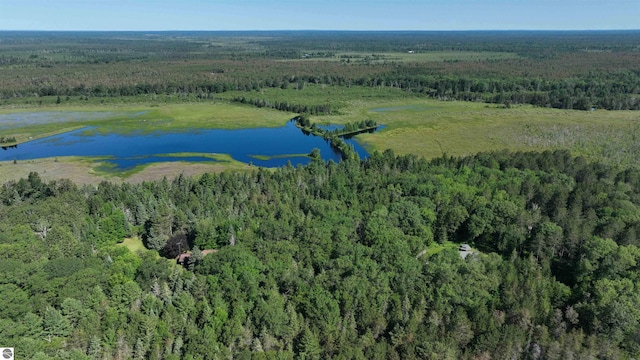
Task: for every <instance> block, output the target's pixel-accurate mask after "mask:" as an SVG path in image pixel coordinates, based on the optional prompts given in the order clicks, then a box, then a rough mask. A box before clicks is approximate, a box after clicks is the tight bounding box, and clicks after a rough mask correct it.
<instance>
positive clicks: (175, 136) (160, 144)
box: [0, 121, 368, 170]
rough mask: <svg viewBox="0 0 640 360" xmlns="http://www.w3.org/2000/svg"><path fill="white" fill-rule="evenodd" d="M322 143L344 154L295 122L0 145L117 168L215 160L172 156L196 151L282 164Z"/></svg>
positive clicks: (299, 160)
mask: <svg viewBox="0 0 640 360" xmlns="http://www.w3.org/2000/svg"><path fill="white" fill-rule="evenodd" d="M345 141H346V142H347V143H349V144H350V145H352V146H353V147H354V150H355V151H356V152H357V153H358V154H359V156H360V158H366V157H368V153H367V151H366V150H365V149H364V148H363V147H362V146H361V145H360V144H358V143H357V142H356V141H355V140H353V139H345ZM314 148H318V149H319V150H320V153H321V155H322V157H323V159H324V160H326V161H329V160H333V161H335V162H339V161H340V160H341V155H340V153H338V152H336V151H335V150H333V149H332V148H331V146H330V145H329V143H328V142H327V141H326V140H324V139H322V138H320V137H316V136H312V135H305V134H304V133H303V132H302V131H301V130H300V129H299V128H297V127H296V126H295V124H294V123H293V122H291V121H290V122H287V123H286V125H285V126H282V127H278V128H252V129H239V130H221V129H194V130H185V131H173V132H160V131H158V132H150V133H141V132H138V133H129V134H117V133H109V134H105V133H101V132H98V131H96V129H95V128H93V127H86V128H83V129H79V130H75V131H70V132H67V133H63V134H60V135H55V136H51V137H47V138H43V139H38V140H34V141H29V142H26V143H23V144H19V145H18V146H16V147H4V148H3V150H0V161H11V160H17V161H21V160H30V159H38V158H45V157H57V156H99V157H108V158H107V159H106V161H107V162H108V163H110V164H112V165H113V166H114V167H115V168H116V169H118V170H126V169H130V168H133V167H135V166H138V165H143V164H148V163H154V162H165V161H190V162H199V161H208V162H212V161H215V160H214V159H212V158H209V157H206V156H197V155H196V156H182V157H180V156H170V154H180V153H196V154H198V155H202V154H229V155H231V157H232V158H233V159H235V160H238V161H241V162H244V163H249V162H251V163H253V164H254V165H258V166H265V167H278V166H284V165H286V164H287V162H289V161H290V162H291V164H292V165H294V166H296V165H298V164H307V163H308V162H309V161H310V159H309V158H308V157H307V156H306V155H307V154H309V153H311V151H312V150H313V149H314Z"/></svg>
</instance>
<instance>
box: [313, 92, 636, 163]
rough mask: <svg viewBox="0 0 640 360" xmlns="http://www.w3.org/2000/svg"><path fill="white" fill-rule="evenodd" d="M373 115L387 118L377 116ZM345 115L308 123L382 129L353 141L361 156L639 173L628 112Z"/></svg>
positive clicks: (356, 104) (363, 110)
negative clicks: (560, 158) (496, 154)
mask: <svg viewBox="0 0 640 360" xmlns="http://www.w3.org/2000/svg"><path fill="white" fill-rule="evenodd" d="M381 108H382V109H392V110H390V111H379V110H378V109H381ZM345 109H347V111H345V113H344V114H341V115H335V116H316V117H312V118H311V120H312V121H317V122H320V123H344V122H348V121H361V120H366V119H373V120H375V121H376V122H377V123H378V124H382V125H385V128H384V129H382V130H380V131H378V132H376V133H374V134H361V135H358V137H357V138H358V139H359V140H360V141H361V142H363V143H364V145H365V147H366V148H368V149H370V150H372V149H375V150H379V151H384V150H386V149H392V150H394V151H395V152H396V153H398V154H409V153H411V154H416V155H419V156H424V157H426V158H434V157H439V156H442V155H443V154H445V153H446V154H448V155H453V156H465V155H472V154H476V153H478V152H483V151H494V150H502V149H510V150H513V151H519V150H522V151H532V150H538V151H542V150H548V149H549V150H553V149H569V150H570V151H572V153H574V154H575V155H583V156H586V157H588V158H589V159H591V160H602V161H609V162H612V163H615V164H621V165H640V156H638V155H639V154H640V146H639V145H638V144H639V142H638V139H640V113H639V112H634V111H605V110H597V111H589V112H587V111H578V110H558V109H548V108H537V107H533V106H529V105H522V106H515V107H513V108H510V109H505V108H502V107H500V106H496V105H487V104H484V103H473V102H461V101H452V102H442V101H435V100H411V99H408V100H396V101H388V102H371V101H353V102H351V104H350V106H348V107H346V108H345ZM372 110H376V111H372Z"/></svg>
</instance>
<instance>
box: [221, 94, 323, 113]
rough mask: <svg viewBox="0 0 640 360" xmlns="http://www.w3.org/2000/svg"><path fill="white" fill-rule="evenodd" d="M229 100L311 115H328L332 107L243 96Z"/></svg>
mask: <svg viewBox="0 0 640 360" xmlns="http://www.w3.org/2000/svg"><path fill="white" fill-rule="evenodd" d="M231 101H233V102H237V103H240V104H250V105H253V106H256V107H259V108H262V107H268V108H271V109H276V110H280V111H287V112H295V113H303V114H311V115H329V114H331V113H332V108H333V107H332V106H331V104H323V105H301V104H291V103H289V102H286V101H282V102H280V101H274V102H271V101H268V100H264V99H247V98H245V97H244V96H242V97H234V98H233V99H231Z"/></svg>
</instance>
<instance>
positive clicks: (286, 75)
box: [0, 31, 640, 113]
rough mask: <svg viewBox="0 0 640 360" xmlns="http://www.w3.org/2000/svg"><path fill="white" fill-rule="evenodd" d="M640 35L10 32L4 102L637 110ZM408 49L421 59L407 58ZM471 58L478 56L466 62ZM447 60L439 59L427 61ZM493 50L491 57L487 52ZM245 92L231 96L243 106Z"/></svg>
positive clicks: (3, 65)
mask: <svg viewBox="0 0 640 360" xmlns="http://www.w3.org/2000/svg"><path fill="white" fill-rule="evenodd" d="M639 40H640V33H639V32H638V31H602V32H589V31H582V32H580V31H576V32H535V31H533V32H529V31H522V32H312V31H310V32H201V33H199V32H193V33H190V32H185V33H171V32H167V33H164V32H163V33H153V32H151V33H136V32H132V33H128V32H124V33H109V32H106V33H92V32H88V33H83V32H80V33H68V32H44V33H43V32H6V31H5V32H1V33H0V48H2V50H3V51H2V53H0V69H3V70H4V71H0V81H1V82H2V84H3V86H2V88H1V89H0V100H3V101H4V102H6V103H11V101H17V100H23V99H28V98H33V97H47V96H54V97H55V96H58V97H63V98H67V97H69V98H70V100H72V97H80V98H83V99H87V98H89V97H97V98H105V97H131V96H139V95H158V94H163V95H180V94H181V95H185V94H191V95H194V96H198V97H199V98H211V97H213V96H215V94H222V93H226V92H229V91H235V92H237V91H240V92H244V93H247V95H246V98H247V99H251V100H250V101H249V102H250V103H252V104H254V105H258V106H270V107H274V108H277V109H282V110H285V111H294V112H301V111H303V110H304V109H305V108H306V109H308V111H309V112H310V113H311V112H315V113H326V112H328V111H329V112H330V111H331V110H335V109H331V108H327V107H326V106H325V107H324V108H318V106H317V104H306V103H295V104H286V105H285V104H273V103H272V104H268V105H267V103H269V99H265V98H261V97H260V94H259V91H260V90H261V89H265V88H280V89H286V88H288V87H295V88H296V89H302V88H304V85H305V84H316V85H323V86H340V87H342V86H346V87H349V88H351V87H364V88H375V87H388V88H396V89H398V91H404V92H408V93H411V94H419V95H421V96H425V97H429V98H434V99H441V100H465V101H481V102H487V103H497V104H505V105H511V104H533V105H536V106H541V107H553V108H562V109H579V110H590V109H592V108H599V109H608V110H623V109H634V110H638V109H640V65H639V64H640V52H639V51H638V42H639ZM409 52H410V53H411V54H413V55H415V57H414V58H411V57H409V58H407V57H404V56H401V55H399V54H405V55H406V54H408V53H409ZM469 52H471V53H472V54H474V52H475V55H473V56H478V57H469V56H471V55H469ZM442 53H446V54H449V55H450V57H447V56H445V57H444V58H443V59H442V60H439V61H436V60H433V59H429V58H428V56H427V57H421V56H422V55H425V54H427V55H428V54H436V55H437V54H442ZM483 54H485V55H486V56H485V55H483ZM243 96H244V95H241V96H234V97H236V98H238V99H241V98H243Z"/></svg>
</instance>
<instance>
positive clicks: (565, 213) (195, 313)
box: [0, 151, 640, 359]
mask: <svg viewBox="0 0 640 360" xmlns="http://www.w3.org/2000/svg"><path fill="white" fill-rule="evenodd" d="M639 189H640V171H639V170H637V169H624V170H621V169H618V168H613V167H609V166H605V165H602V164H598V163H590V162H587V161H585V160H584V159H582V158H575V157H572V156H571V155H570V154H569V153H568V152H565V151H554V152H550V151H547V152H542V153H509V152H496V153H482V154H478V155H475V156H470V157H464V158H452V157H447V156H444V157H442V158H438V159H434V160H431V161H427V160H425V159H421V158H417V157H415V156H412V155H406V156H395V155H394V154H393V153H392V152H391V151H386V152H384V153H378V152H376V153H373V154H372V155H371V157H370V158H368V159H366V160H362V161H361V160H359V159H357V158H348V159H346V160H345V161H342V162H340V163H334V162H329V163H325V162H323V161H321V160H318V159H316V160H314V161H312V162H311V163H310V164H309V165H307V166H299V167H295V168H294V167H292V166H286V167H283V168H279V169H274V170H269V169H255V170H254V171H252V172H244V173H228V172H225V173H220V174H205V175H203V176H201V177H197V178H192V177H184V176H180V177H177V178H176V179H175V180H173V181H168V180H163V181H155V182H144V183H141V184H138V185H133V184H122V185H116V184H112V183H108V182H103V183H101V184H100V185H99V186H83V187H78V186H76V185H74V184H73V183H71V182H70V181H65V180H61V181H53V182H49V183H45V182H43V181H42V180H41V178H40V176H39V175H38V174H36V173H32V174H31V175H30V176H29V177H28V178H27V179H22V180H20V181H16V182H9V183H6V184H4V185H3V186H2V188H1V190H0V254H1V255H0V256H1V257H2V261H0V299H1V300H0V301H1V302H2V304H3V306H2V307H1V308H0V343H1V344H5V345H11V346H14V347H15V348H16V351H17V356H16V357H17V358H34V359H51V358H57V359H102V358H115V359H127V358H135V359H143V358H150V359H218V358H228V357H233V358H238V359H293V358H300V359H324V358H335V359H376V358H379V359H383V358H390V359H412V358H426V359H542V358H545V359H595V358H603V359H618V358H633V357H638V356H639V355H640V291H639V290H638V289H639V287H640V268H639V266H640V265H639V263H640V250H639V248H638V246H639V245H640V225H639V224H640V192H639ZM133 236H139V237H140V238H141V239H142V241H143V243H144V246H145V248H141V249H138V250H136V251H132V250H129V248H128V247H126V246H123V245H122V244H119V243H120V242H122V241H123V239H124V238H125V237H133ZM129 240H130V239H129ZM129 240H128V241H129ZM462 243H467V244H469V245H471V248H472V253H471V254H470V255H469V256H467V257H466V258H464V259H463V258H462V257H461V256H460V254H459V252H458V246H459V244H462ZM187 249H189V250H190V251H191V253H190V254H191V256H189V257H188V259H187V260H186V261H185V262H184V263H183V265H179V264H177V262H176V260H175V257H176V256H177V255H179V254H180V253H181V252H184V251H185V250H187ZM211 249H215V250H217V252H213V253H211V252H205V251H204V250H211ZM205 254H207V255H206V256H205Z"/></svg>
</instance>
